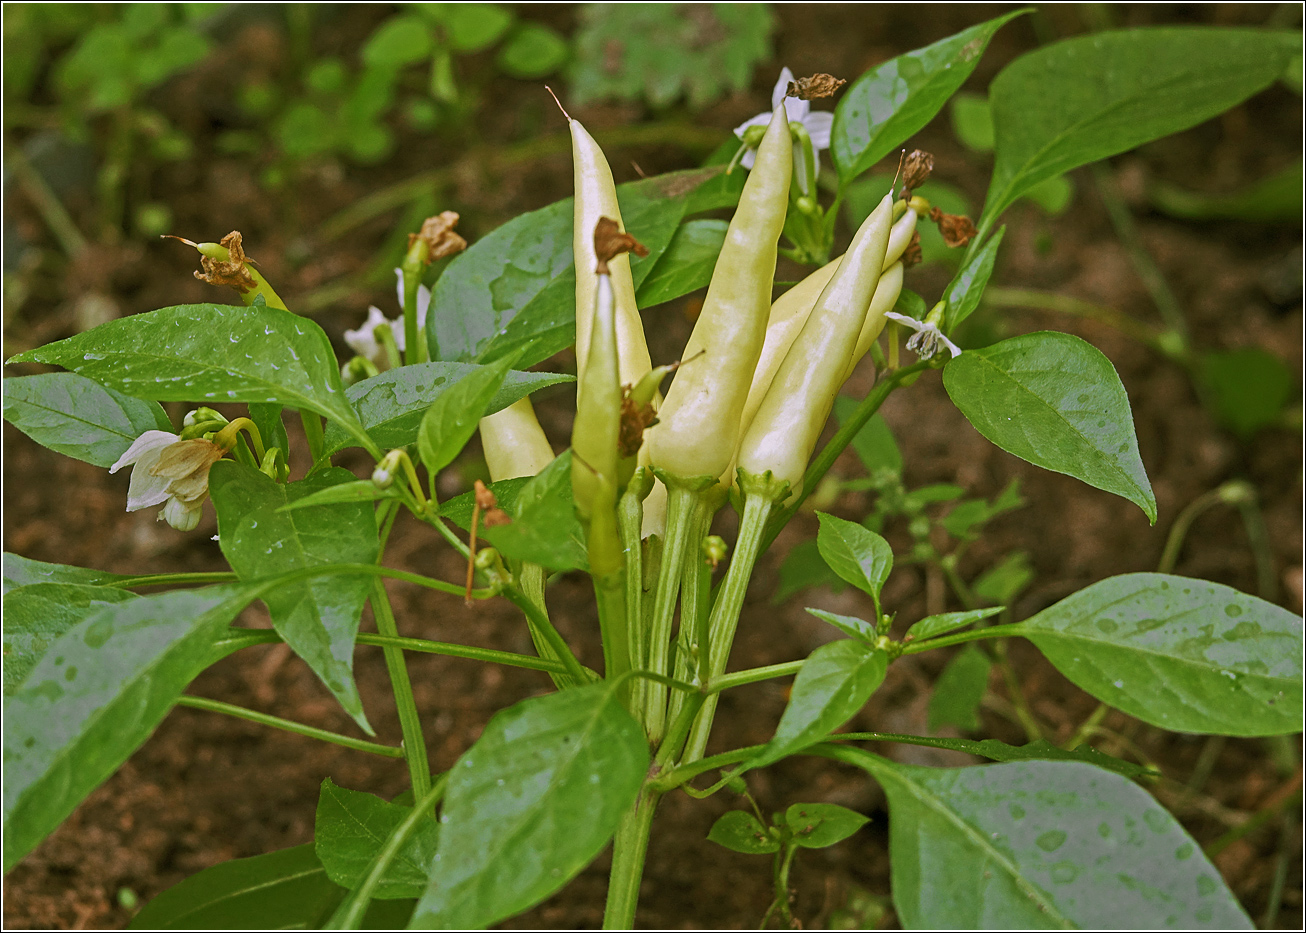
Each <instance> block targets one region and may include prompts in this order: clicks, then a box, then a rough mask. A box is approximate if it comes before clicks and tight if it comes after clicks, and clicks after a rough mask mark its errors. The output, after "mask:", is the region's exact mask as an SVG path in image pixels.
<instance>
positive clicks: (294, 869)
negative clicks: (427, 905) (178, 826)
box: [127, 844, 416, 930]
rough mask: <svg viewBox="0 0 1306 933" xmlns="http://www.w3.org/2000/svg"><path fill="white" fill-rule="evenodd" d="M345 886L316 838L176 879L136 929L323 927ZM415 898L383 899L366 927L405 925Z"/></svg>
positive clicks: (142, 914)
mask: <svg viewBox="0 0 1306 933" xmlns="http://www.w3.org/2000/svg"><path fill="white" fill-rule="evenodd" d="M345 893H346V892H345V889H344V888H341V887H339V886H337V885H335V884H332V883H331V880H330V879H329V878H328V877H327V874H326V871H325V869H323V868H322V865H321V863H320V862H318V860H317V856H316V855H315V854H314V853H313V846H312V844H308V845H302V846H295V847H294V848H293V849H281V850H279V851H277V852H269V853H268V854H267V855H256V856H254V857H253V858H241V859H232V860H231V861H229V862H221V863H219V864H217V865H214V866H213V867H212V868H206V869H204V870H203V871H201V872H199V873H198V874H194V875H191V876H190V877H189V878H187V879H186V880H185V881H183V882H181V883H180V884H177V885H173V886H172V887H171V888H169V889H168V890H166V891H164V892H163V893H162V894H160V895H159V896H158V897H156V898H154V900H152V901H150V902H149V903H148V904H146V905H145V906H144V907H143V908H141V912H140V913H138V914H137V915H136V916H135V917H133V918H132V921H131V923H129V924H128V925H127V928H128V929H131V930H320V929H322V927H323V924H325V923H326V921H327V919H328V918H329V917H330V916H331V914H332V912H333V911H334V910H335V909H336V906H337V905H338V904H339V903H340V901H341V900H343V899H344V896H345ZM415 903H416V902H415V901H411V900H409V901H378V902H375V903H373V904H372V907H371V909H370V910H369V911H368V913H367V917H366V919H365V920H364V921H363V929H365V930H398V929H402V928H403V927H405V926H406V925H407V923H408V917H409V915H410V914H411V913H412V910H413V905H414V904H415Z"/></svg>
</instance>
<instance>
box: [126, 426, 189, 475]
mask: <svg viewBox="0 0 1306 933" xmlns="http://www.w3.org/2000/svg"><path fill="white" fill-rule="evenodd" d="M179 440H181V438H179V437H178V436H177V435H176V434H171V433H169V432H168V431H146V432H145V433H144V434H142V435H141V436H140V437H138V438H136V440H134V441H132V445H131V446H130V447H128V448H127V450H126V452H125V453H123V455H122V456H121V457H119V458H118V462H117V463H115V464H114V465H113V466H111V467H109V472H110V473H117V472H118V471H119V470H121V469H122V468H123V467H125V466H127V465H129V464H132V463H135V462H136V461H137V460H139V459H140V458H141V456H142V455H143V454H145V453H146V452H147V451H151V450H162V449H163V448H164V447H167V446H168V445H169V444H175V443H177V441H179ZM151 462H153V461H151Z"/></svg>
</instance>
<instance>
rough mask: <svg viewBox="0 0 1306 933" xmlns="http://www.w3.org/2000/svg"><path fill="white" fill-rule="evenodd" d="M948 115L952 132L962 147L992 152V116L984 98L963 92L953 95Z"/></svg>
mask: <svg viewBox="0 0 1306 933" xmlns="http://www.w3.org/2000/svg"><path fill="white" fill-rule="evenodd" d="M949 113H950V114H951V116H952V132H953V134H954V135H955V136H956V137H957V139H958V141H959V142H960V143H961V144H962V145H963V146H965V147H966V148H967V149H973V150H975V151H976V152H992V151H993V114H992V112H991V111H990V110H989V99H988V98H987V97H986V96H984V95H983V94H967V93H966V92H964V91H963V92H961V93H958V94H954V95H953V97H952V106H951V108H949Z"/></svg>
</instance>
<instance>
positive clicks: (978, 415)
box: [943, 331, 1156, 523]
mask: <svg viewBox="0 0 1306 933" xmlns="http://www.w3.org/2000/svg"><path fill="white" fill-rule="evenodd" d="M943 385H944V387H945V388H946V389H947V390H948V395H949V397H951V398H952V401H953V404H955V405H956V406H957V407H958V408H959V409H961V413H962V414H963V415H965V416H966V419H967V420H968V421H970V423H971V424H972V425H974V426H975V429H976V430H977V431H979V432H980V433H981V434H983V435H984V436H985V437H987V438H988V439H989V440H990V441H992V442H993V443H995V444H997V445H998V446H999V447H1001V448H1002V449H1003V450H1005V451H1007V453H1010V454H1015V455H1016V456H1017V457H1020V458H1021V459H1022V460H1028V461H1029V462H1030V463H1032V464H1034V465H1035V466H1040V467H1043V468H1044V469H1045V470H1053V471H1055V472H1057V473H1066V474H1068V475H1070V476H1073V477H1075V478H1077V479H1080V480H1083V481H1084V482H1085V483H1088V484H1089V485H1090V486H1096V487H1097V488H1098V489H1105V490H1106V491H1107V492H1113V493H1115V494H1116V495H1118V496H1123V497H1124V498H1126V499H1128V500H1129V501H1130V502H1133V503H1134V504H1135V505H1137V506H1138V507H1139V508H1140V509H1142V510H1143V512H1144V513H1145V514H1146V515H1147V519H1148V521H1150V522H1153V523H1154V522H1155V521H1156V497H1155V496H1154V495H1153V494H1152V485H1151V483H1149V482H1148V480H1147V472H1146V471H1145V470H1144V469H1143V461H1142V459H1141V458H1140V457H1139V455H1138V439H1137V438H1136V437H1135V436H1134V419H1133V415H1132V413H1131V412H1130V410H1129V396H1128V395H1126V394H1125V387H1124V386H1123V385H1121V384H1120V377H1119V376H1117V375H1116V371H1115V368H1114V367H1113V366H1112V365H1111V361H1110V360H1108V359H1107V358H1106V357H1105V356H1103V355H1102V352H1101V351H1100V350H1098V349H1097V348H1096V347H1094V346H1092V345H1091V344H1089V343H1086V342H1085V341H1083V340H1080V339H1079V338H1078V337H1072V336H1071V335H1070V334H1061V333H1056V332H1053V331H1042V332H1039V333H1034V334H1026V335H1024V336H1023V337H1012V338H1010V339H1009V340H1003V341H1002V342H1000V343H995V344H994V345H993V346H991V347H984V348H982V349H979V350H967V351H966V352H965V353H963V354H962V355H961V356H959V357H957V358H956V359H954V360H951V361H950V362H949V363H948V365H947V366H945V367H944V370H943Z"/></svg>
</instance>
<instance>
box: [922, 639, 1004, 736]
mask: <svg viewBox="0 0 1306 933" xmlns="http://www.w3.org/2000/svg"><path fill="white" fill-rule="evenodd" d="M991 666H992V662H991V661H990V660H989V657H988V655H986V654H985V653H984V652H982V651H980V650H979V649H978V648H976V647H975V646H974V645H966V646H965V647H964V648H962V649H961V650H960V651H958V652H957V653H956V654H955V655H953V656H952V660H950V661H949V662H948V665H947V667H945V668H944V669H943V673H942V674H940V675H939V679H938V680H937V681H936V682H935V684H934V692H933V693H932V694H930V706H929V719H928V727H929V730H930V732H938V731H939V729H940V728H942V727H943V726H956V727H957V728H958V729H960V730H962V731H963V732H974V731H975V730H976V729H978V728H979V727H980V721H979V705H980V701H981V700H982V699H984V691H985V690H987V689H988V686H989V668H990V667H991Z"/></svg>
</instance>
